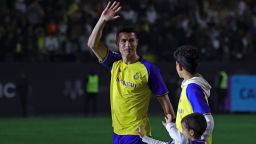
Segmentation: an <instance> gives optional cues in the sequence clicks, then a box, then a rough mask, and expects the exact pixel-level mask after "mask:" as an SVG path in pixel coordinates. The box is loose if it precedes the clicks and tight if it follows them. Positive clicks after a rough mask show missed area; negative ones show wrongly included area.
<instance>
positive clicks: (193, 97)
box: [186, 83, 211, 114]
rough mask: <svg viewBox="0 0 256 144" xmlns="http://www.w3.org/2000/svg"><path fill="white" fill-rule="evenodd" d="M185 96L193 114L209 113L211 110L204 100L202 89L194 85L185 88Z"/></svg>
mask: <svg viewBox="0 0 256 144" xmlns="http://www.w3.org/2000/svg"><path fill="white" fill-rule="evenodd" d="M186 94H187V97H188V100H189V101H190V103H191V106H192V109H193V111H194V112H198V113H202V114H204V113H210V112H211V109H210V107H209V104H208V103H207V101H206V99H205V95H204V92H203V89H202V88H201V87H200V86H199V85H197V84H194V83H191V84H189V85H188V86H187V89H186Z"/></svg>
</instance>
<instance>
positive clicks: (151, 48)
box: [0, 0, 256, 63]
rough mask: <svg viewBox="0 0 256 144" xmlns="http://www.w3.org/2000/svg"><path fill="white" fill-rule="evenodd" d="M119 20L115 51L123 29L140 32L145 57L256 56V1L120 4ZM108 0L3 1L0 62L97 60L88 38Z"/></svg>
mask: <svg viewBox="0 0 256 144" xmlns="http://www.w3.org/2000/svg"><path fill="white" fill-rule="evenodd" d="M120 1H121V5H122V10H121V12H120V16H121V17H120V19H119V20H116V21H113V22H111V23H110V24H108V25H107V26H106V30H105V31H104V37H103V38H104V41H105V43H106V45H107V46H108V47H109V48H110V49H111V50H117V48H116V46H115V32H116V31H117V29H118V27H120V26H134V27H135V28H136V29H137V31H138V32H139V39H140V53H141V54H142V55H144V56H145V58H148V59H149V60H151V61H153V62H154V61H169V60H171V59H172V57H171V54H172V52H173V51H174V50H175V49H176V48H177V47H178V46H180V45H183V44H192V45H195V46H197V47H198V48H199V49H200V52H201V53H202V59H204V60H206V61H207V60H208V61H233V60H246V59H247V58H248V57H251V56H254V55H256V41H255V40H256V1H254V0H232V1H225V0H129V1H125V0H120ZM107 2H108V1H107V0H1V2H0V17H1V19H0V62H76V63H81V62H82V63H84V62H88V61H92V60H94V58H95V57H94V56H93V55H92V54H91V52H90V50H89V48H88V47H87V39H88V36H89V35H90V32H91V31H92V28H93V27H94V25H95V23H96V21H97V20H98V18H99V16H100V14H101V12H102V10H103V8H104V7H105V5H106V3H107Z"/></svg>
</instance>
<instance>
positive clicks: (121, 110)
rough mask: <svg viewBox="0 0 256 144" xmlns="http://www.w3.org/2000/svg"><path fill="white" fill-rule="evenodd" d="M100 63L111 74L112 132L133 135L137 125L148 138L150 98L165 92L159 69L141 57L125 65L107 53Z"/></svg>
mask: <svg viewBox="0 0 256 144" xmlns="http://www.w3.org/2000/svg"><path fill="white" fill-rule="evenodd" d="M102 64H103V65H104V66H106V67H107V68H108V69H109V70H110V71H111V83H110V103H111V113H112V126H113V128H114V133H116V134H118V135H137V134H138V133H137V128H138V127H139V126H140V127H141V128H142V129H143V131H144V132H145V134H146V135H151V133H150V126H149V119H148V106H149V102H150V98H151V95H152V93H153V94H154V95H155V96H162V95H164V94H167V93H168V89H167V86H166V85H165V83H164V80H163V78H162V76H161V74H160V71H159V69H158V68H157V67H156V66H155V65H154V64H152V63H150V62H148V61H146V60H144V59H143V58H140V60H139V61H137V62H135V63H132V64H125V63H124V62H123V61H122V58H121V55H120V54H119V53H116V52H112V51H109V52H108V55H107V57H106V58H105V59H104V61H103V62H102Z"/></svg>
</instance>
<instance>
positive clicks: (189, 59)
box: [173, 45, 199, 74]
mask: <svg viewBox="0 0 256 144" xmlns="http://www.w3.org/2000/svg"><path fill="white" fill-rule="evenodd" d="M173 57H174V59H175V60H176V61H177V62H178V63H179V64H181V65H182V66H183V67H184V69H185V70H187V71H188V72H189V73H191V74H195V73H196V68H197V65H198V59H199V55H198V50H197V49H196V48H195V47H193V46H190V45H184V46H181V47H179V48H178V49H177V50H175V51H174V54H173Z"/></svg>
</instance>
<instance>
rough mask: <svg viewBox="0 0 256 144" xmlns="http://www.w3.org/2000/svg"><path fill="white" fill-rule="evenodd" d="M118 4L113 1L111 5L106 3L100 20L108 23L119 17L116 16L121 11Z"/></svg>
mask: <svg viewBox="0 0 256 144" xmlns="http://www.w3.org/2000/svg"><path fill="white" fill-rule="evenodd" d="M121 8H122V7H121V6H120V2H116V1H114V2H113V3H111V2H110V1H109V2H108V4H107V6H106V8H105V9H104V10H103V12H102V13H101V17H100V18H101V19H103V20H105V21H110V20H115V19H117V18H119V17H120V16H119V15H117V13H118V12H119V11H120V10H121Z"/></svg>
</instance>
